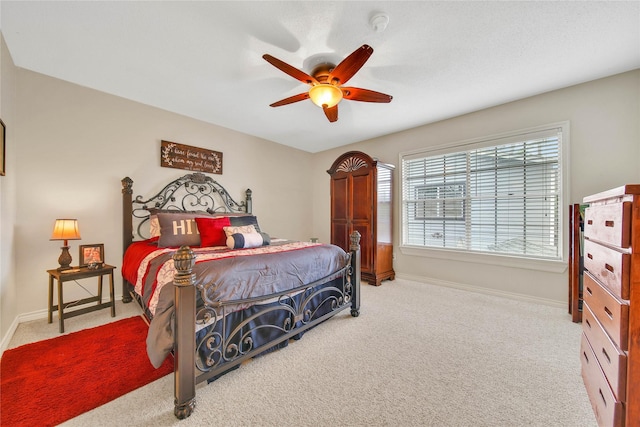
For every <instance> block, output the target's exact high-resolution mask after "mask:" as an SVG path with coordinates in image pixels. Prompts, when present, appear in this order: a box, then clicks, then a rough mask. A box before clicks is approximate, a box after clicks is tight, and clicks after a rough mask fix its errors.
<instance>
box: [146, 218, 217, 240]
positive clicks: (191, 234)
mask: <svg viewBox="0 0 640 427" xmlns="http://www.w3.org/2000/svg"><path fill="white" fill-rule="evenodd" d="M195 218H211V216H210V215H201V214H195V213H189V212H183V213H178V212H176V213H159V214H158V222H159V223H160V238H159V239H158V247H160V248H177V247H180V246H183V245H187V246H200V233H199V231H198V225H197V224H196V221H195Z"/></svg>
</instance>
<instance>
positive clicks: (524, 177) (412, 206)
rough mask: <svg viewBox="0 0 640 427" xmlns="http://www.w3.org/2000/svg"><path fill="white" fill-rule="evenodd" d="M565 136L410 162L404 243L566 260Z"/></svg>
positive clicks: (405, 176)
mask: <svg viewBox="0 0 640 427" xmlns="http://www.w3.org/2000/svg"><path fill="white" fill-rule="evenodd" d="M561 137H562V132H561V129H553V130H545V131H541V132H533V133H526V134H522V135H516V136H515V137H514V136H512V137H510V138H509V140H508V142H506V143H505V139H501V140H497V142H500V143H501V144H500V145H490V144H487V141H483V142H482V143H481V144H477V145H475V146H474V147H473V148H471V147H465V148H470V149H468V150H467V151H458V152H452V153H439V154H436V155H427V154H430V153H424V152H423V153H421V154H420V153H418V154H416V153H413V154H411V155H410V156H406V157H405V156H403V158H402V186H403V189H402V198H403V205H402V209H403V215H402V220H403V243H404V244H405V245H417V246H426V247H432V248H448V249H458V250H468V251H479V252H492V253H501V254H509V255H524V256H531V257H536V258H549V259H559V258H561V247H560V244H559V241H560V239H559V233H560V219H559V214H560V164H561V162H560V144H561Z"/></svg>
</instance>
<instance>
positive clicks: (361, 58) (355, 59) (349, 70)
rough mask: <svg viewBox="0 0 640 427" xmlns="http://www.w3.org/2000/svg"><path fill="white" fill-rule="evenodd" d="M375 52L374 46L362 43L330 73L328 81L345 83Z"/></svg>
mask: <svg viewBox="0 0 640 427" xmlns="http://www.w3.org/2000/svg"><path fill="white" fill-rule="evenodd" d="M372 53H373V48H372V47H371V46H369V45H366V44H364V45H362V46H360V47H359V48H358V49H356V50H355V51H354V52H353V53H352V54H351V55H349V56H347V57H346V58H345V59H343V60H342V62H341V63H339V64H338V65H337V66H336V68H334V69H333V71H331V73H330V74H329V79H328V82H333V83H334V84H340V85H343V84H345V83H346V82H347V81H348V80H349V79H350V78H351V77H353V75H354V74H355V73H357V72H358V70H359V69H360V68H362V66H363V65H364V63H365V62H367V60H368V59H369V57H370V56H371V54H372Z"/></svg>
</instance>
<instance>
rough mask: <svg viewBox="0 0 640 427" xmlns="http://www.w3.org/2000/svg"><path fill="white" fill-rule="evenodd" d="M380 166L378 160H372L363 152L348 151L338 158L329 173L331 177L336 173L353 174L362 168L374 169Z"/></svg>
mask: <svg viewBox="0 0 640 427" xmlns="http://www.w3.org/2000/svg"><path fill="white" fill-rule="evenodd" d="M377 164H378V160H377V159H374V158H372V157H371V156H369V155H368V154H366V153H363V152H362V151H348V152H346V153H344V154H343V155H342V156H340V157H338V158H337V159H336V161H335V162H333V165H331V168H330V169H329V170H328V171H327V173H328V174H329V175H333V174H334V173H336V172H347V173H348V172H353V171H355V170H358V169H361V168H373V167H376V165H377Z"/></svg>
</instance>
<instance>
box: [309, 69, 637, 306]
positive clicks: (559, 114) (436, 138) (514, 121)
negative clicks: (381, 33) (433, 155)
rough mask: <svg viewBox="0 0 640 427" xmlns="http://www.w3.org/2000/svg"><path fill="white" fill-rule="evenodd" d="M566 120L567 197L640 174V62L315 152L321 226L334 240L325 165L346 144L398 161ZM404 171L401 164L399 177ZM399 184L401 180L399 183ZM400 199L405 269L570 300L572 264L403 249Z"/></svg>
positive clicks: (400, 257) (401, 270)
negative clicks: (542, 266) (553, 267)
mask: <svg viewBox="0 0 640 427" xmlns="http://www.w3.org/2000/svg"><path fill="white" fill-rule="evenodd" d="M394 102H395V100H394ZM426 102H428V101H426ZM566 120H568V121H570V153H569V162H570V171H569V174H568V177H569V180H570V181H569V188H570V190H569V195H568V196H567V197H565V202H566V203H565V205H568V204H569V203H577V202H580V201H581V200H582V198H583V197H584V196H586V195H588V194H592V193H596V192H599V191H603V190H606V189H609V188H613V187H617V186H620V185H623V184H626V183H633V182H636V183H637V182H640V161H639V160H640V125H639V122H640V70H636V71H632V72H628V73H624V74H620V75H616V76H612V77H609V78H605V79H601V80H596V81H593V82H589V83H584V84H581V85H577V86H573V87H569V88H566V89H562V90H557V91H553V92H549V93H546V94H542V95H539V96H534V97H531V98H527V99H523V100H520V101H515V102H512V103H509V104H505V105H501V106H498V107H495V108H489V109H486V110H482V111H478V112H475V113H472V114H467V115H464V116H460V117H455V118H452V119H449V120H444V121H441V122H438V123H433V124H430V125H426V126H422V127H418V128H415V129H411V130H408V131H405V132H400V133H397V134H394V135H389V136H386V137H382V138H376V139H374V140H369V141H365V142H362V143H358V144H353V145H350V146H346V147H342V148H339V149H333V150H328V151H325V152H322V153H319V154H317V155H315V156H314V175H313V186H314V187H313V188H314V194H315V195H316V197H315V199H314V211H315V212H316V215H315V217H314V220H315V222H314V228H315V230H316V234H317V235H318V237H320V238H321V240H324V241H328V240H329V236H330V229H329V209H330V202H329V177H328V175H327V174H326V172H325V171H326V169H328V168H329V167H330V166H331V164H332V163H333V161H334V160H335V159H336V158H337V157H338V156H339V155H340V154H342V153H344V152H346V151H349V150H361V151H364V152H366V153H367V154H369V155H371V156H373V157H377V158H379V159H380V161H383V162H385V163H392V164H394V165H396V166H399V164H398V161H399V160H398V159H399V153H401V152H403V151H411V150H415V149H419V148H423V147H429V146H436V145H442V144H447V143H454V142H457V141H463V140H468V139H473V138H479V137H483V136H489V135H494V134H499V133H504V132H509V131H514V130H518V129H524V128H530V127H535V126H538V125H544V124H549V123H556V122H562V121H566ZM399 177H400V174H399V167H398V168H397V169H396V174H395V179H396V183H397V184H399ZM399 188H400V187H399V185H397V186H396V190H399ZM399 199H400V197H399V191H396V200H395V209H394V215H395V226H394V232H395V238H394V253H395V255H396V260H395V269H396V273H397V275H398V276H399V277H408V278H413V279H416V280H421V281H425V282H432V283H440V284H444V285H450V286H456V287H461V288H466V289H474V288H482V291H483V292H491V293H496V294H502V295H509V294H520V295H523V296H528V297H530V298H532V299H536V300H540V301H542V302H547V303H555V304H558V305H564V304H566V300H567V273H566V271H563V272H545V271H537V270H532V269H529V268H514V267H506V266H500V265H495V264H486V263H478V262H476V261H477V260H473V261H472V260H471V257H468V258H469V259H464V260H463V261H456V260H452V259H441V258H433V257H421V256H415V255H408V254H403V253H402V251H401V250H399V248H398V245H399V243H400V241H399V236H400V229H399V226H400V223H399V221H398V218H399V214H400V210H399ZM566 217H567V215H566V214H565V215H563V218H566ZM564 228H566V227H564ZM565 233H566V231H565ZM565 242H566V239H565ZM566 246H567V245H566V243H565V251H566ZM482 260H483V261H486V260H488V258H487V257H484V258H482ZM389 286H393V285H392V284H390V285H389Z"/></svg>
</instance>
